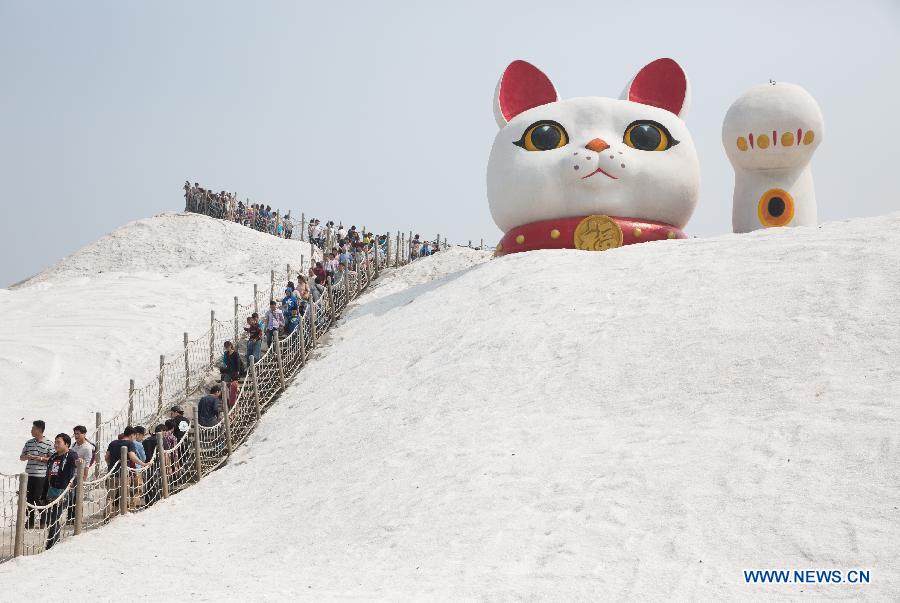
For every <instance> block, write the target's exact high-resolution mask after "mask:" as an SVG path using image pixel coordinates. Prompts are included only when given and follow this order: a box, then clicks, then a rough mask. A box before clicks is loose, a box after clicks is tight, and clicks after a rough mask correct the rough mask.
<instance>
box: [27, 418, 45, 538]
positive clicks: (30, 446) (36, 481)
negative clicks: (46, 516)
mask: <svg viewBox="0 0 900 603" xmlns="http://www.w3.org/2000/svg"><path fill="white" fill-rule="evenodd" d="M45 428H46V424H45V423H44V422H43V421H41V420H40V419H38V420H37V421H33V422H32V423H31V439H30V440H28V441H27V442H25V447H24V448H22V454H21V455H20V456H19V460H20V461H27V463H26V464H25V473H27V474H28V483H27V485H26V488H27V490H26V495H25V500H26V501H27V502H28V503H29V504H32V505H39V504H41V502H42V501H43V500H44V493H45V491H46V489H47V462H48V461H49V460H50V457H51V456H52V455H53V442H51V441H50V439H49V438H45V437H44V429H45ZM34 517H35V512H34V511H29V512H28V520H27V521H26V523H25V527H26V528H28V529H32V528H34ZM42 527H43V526H42Z"/></svg>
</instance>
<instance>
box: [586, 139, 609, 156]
mask: <svg viewBox="0 0 900 603" xmlns="http://www.w3.org/2000/svg"><path fill="white" fill-rule="evenodd" d="M584 148H586V149H590V150H591V151H593V152H595V153H600V152H601V151H605V150H606V149H608V148H609V145H608V144H607V143H606V141H605V140H603V139H602V138H595V139H594V140H592V141H590V142H589V143H587V144H586V145H584Z"/></svg>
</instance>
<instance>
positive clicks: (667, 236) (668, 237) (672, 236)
mask: <svg viewBox="0 0 900 603" xmlns="http://www.w3.org/2000/svg"><path fill="white" fill-rule="evenodd" d="M666 238H667V239H674V238H675V231H674V230H670V231H669V232H668V234H666Z"/></svg>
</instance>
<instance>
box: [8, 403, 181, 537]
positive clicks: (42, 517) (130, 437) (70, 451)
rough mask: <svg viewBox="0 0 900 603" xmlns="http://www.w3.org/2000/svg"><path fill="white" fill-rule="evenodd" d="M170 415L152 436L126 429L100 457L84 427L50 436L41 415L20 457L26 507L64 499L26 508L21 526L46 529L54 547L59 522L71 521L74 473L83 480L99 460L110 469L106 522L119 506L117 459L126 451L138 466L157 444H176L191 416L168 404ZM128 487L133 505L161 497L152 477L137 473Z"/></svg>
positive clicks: (165, 446)
mask: <svg viewBox="0 0 900 603" xmlns="http://www.w3.org/2000/svg"><path fill="white" fill-rule="evenodd" d="M169 415H170V416H169V418H168V419H167V420H166V421H165V422H163V423H160V424H158V425H157V426H156V427H155V428H154V430H153V433H152V434H148V433H147V430H146V428H144V427H142V426H140V425H138V426H134V427H132V426H128V427H126V428H125V429H124V430H123V431H122V433H120V434H118V436H117V437H116V439H115V440H113V441H112V442H110V443H109V444H108V445H107V446H106V449H105V450H104V451H103V454H102V457H101V456H100V454H99V451H98V448H97V445H96V443H95V442H92V441H90V440H89V439H88V438H87V428H86V427H85V426H84V425H76V426H75V427H73V428H72V434H71V435H69V434H68V433H66V432H60V433H57V434H56V436H55V437H54V438H53V439H52V440H51V439H50V438H48V437H47V436H46V435H44V434H45V432H46V428H47V426H46V423H45V422H44V421H42V420H40V419H38V420H35V421H33V422H32V424H31V439H29V440H28V441H27V442H25V446H24V447H23V448H22V454H21V455H20V456H19V460H21V461H25V473H26V475H27V483H26V490H25V500H26V502H27V503H28V504H29V505H32V506H43V505H47V504H49V503H51V502H55V501H57V499H59V498H60V497H64V498H63V500H62V501H61V502H60V503H58V504H55V505H53V506H51V507H50V508H49V509H48V510H47V511H46V512H39V511H37V510H35V509H33V508H29V509H28V512H27V514H26V519H25V528H26V529H29V530H31V529H47V542H46V548H48V549H49V548H51V547H53V545H54V544H56V542H57V541H58V540H59V536H60V532H61V530H62V527H63V524H64V523H73V522H74V521H75V518H74V505H75V492H74V491H73V490H72V489H71V488H69V486H70V485H72V483H73V482H74V480H75V479H76V478H77V477H78V472H81V473H82V476H83V477H84V479H88V477H89V473H90V471H91V469H92V468H93V467H94V466H95V465H96V464H97V463H101V462H102V463H103V464H105V466H106V470H107V472H108V476H107V478H106V479H107V483H106V486H107V491H108V495H107V500H106V503H105V509H104V520H105V521H108V520H109V518H110V517H112V516H113V515H115V514H116V512H117V511H118V509H119V508H120V507H119V505H120V498H119V497H120V496H121V494H122V489H121V488H120V484H119V476H118V473H117V472H114V471H113V469H114V468H115V467H116V466H117V465H118V463H119V461H120V459H121V455H122V449H123V448H124V449H126V452H125V455H126V459H127V463H128V467H129V468H131V469H140V468H141V467H144V466H145V465H147V464H148V463H150V461H151V460H152V459H153V455H154V453H155V452H156V450H157V447H158V446H160V445H161V446H162V449H163V450H171V449H173V448H175V446H176V444H177V443H178V441H179V440H180V439H181V438H182V437H183V436H184V434H185V433H187V431H188V429H189V428H190V420H189V419H188V418H187V417H185V416H184V410H183V409H182V408H181V407H180V406H174V407H172V409H171V410H170V411H169ZM101 459H102V460H101ZM155 469H156V468H155V467H154V466H152V465H150V467H148V470H149V471H153V470H155ZM145 485H146V486H147V487H146V489H145V488H144V486H145ZM127 486H128V493H127V494H126V496H128V497H129V499H130V500H129V504H131V505H132V506H136V505H135V502H134V501H135V500H136V499H142V500H143V502H144V503H145V504H147V505H152V504H153V503H155V502H156V501H158V500H159V485H158V481H157V480H155V479H144V478H143V477H141V476H139V475H135V476H134V477H133V478H131V479H130V480H129V483H128V484H127Z"/></svg>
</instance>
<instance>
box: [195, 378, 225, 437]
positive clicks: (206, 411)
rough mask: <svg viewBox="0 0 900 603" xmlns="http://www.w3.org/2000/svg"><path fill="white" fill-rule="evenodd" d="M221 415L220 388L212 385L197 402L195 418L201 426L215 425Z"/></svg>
mask: <svg viewBox="0 0 900 603" xmlns="http://www.w3.org/2000/svg"><path fill="white" fill-rule="evenodd" d="M221 415H222V388H221V387H219V386H218V385H213V386H212V387H211V388H210V390H209V393H208V394H206V395H205V396H203V397H202V398H200V401H199V402H197V419H198V420H199V421H200V425H202V426H203V427H215V426H216V425H217V424H218V423H219V421H220V420H221Z"/></svg>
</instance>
